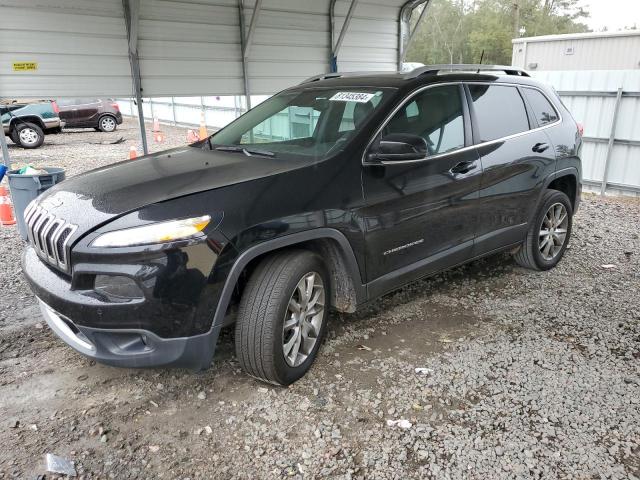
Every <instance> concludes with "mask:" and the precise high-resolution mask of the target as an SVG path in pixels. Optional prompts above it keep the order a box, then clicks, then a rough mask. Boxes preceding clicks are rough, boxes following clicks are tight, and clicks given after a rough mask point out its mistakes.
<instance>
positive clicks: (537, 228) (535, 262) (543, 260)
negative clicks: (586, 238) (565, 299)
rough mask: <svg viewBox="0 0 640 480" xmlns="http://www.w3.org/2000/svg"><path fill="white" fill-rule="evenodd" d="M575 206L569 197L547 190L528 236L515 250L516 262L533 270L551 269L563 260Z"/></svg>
mask: <svg viewBox="0 0 640 480" xmlns="http://www.w3.org/2000/svg"><path fill="white" fill-rule="evenodd" d="M572 224H573V208H572V206H571V201H570V200H569V197H567V195H566V194H564V193H563V192H560V191H558V190H547V191H546V192H545V193H544V195H543V197H542V200H541V201H540V206H539V207H538V210H537V212H536V215H535V217H534V219H533V222H531V225H530V226H529V230H528V232H527V238H526V239H525V241H524V243H523V244H522V246H521V247H520V249H519V250H518V251H517V252H516V253H515V255H514V258H515V260H516V262H517V263H518V264H519V265H521V266H523V267H526V268H531V269H533V270H549V269H551V268H553V267H555V266H556V265H557V264H558V262H560V260H561V259H562V257H563V255H564V252H565V251H566V249H567V245H568V243H569V239H570V237H571V227H572Z"/></svg>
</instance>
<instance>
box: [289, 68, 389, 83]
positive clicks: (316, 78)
mask: <svg viewBox="0 0 640 480" xmlns="http://www.w3.org/2000/svg"><path fill="white" fill-rule="evenodd" d="M394 73H398V72H394V71H386V72H374V71H366V72H333V73H321V74H319V75H314V76H313V77H309V78H307V79H306V80H303V81H302V82H300V83H299V85H303V84H305V83H311V82H318V81H320V80H329V79H331V78H344V77H361V76H366V75H389V74H394Z"/></svg>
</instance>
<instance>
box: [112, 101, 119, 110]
mask: <svg viewBox="0 0 640 480" xmlns="http://www.w3.org/2000/svg"><path fill="white" fill-rule="evenodd" d="M111 106H112V107H113V108H114V109H115V110H116V112H119V111H120V105H118V104H117V102H112V103H111Z"/></svg>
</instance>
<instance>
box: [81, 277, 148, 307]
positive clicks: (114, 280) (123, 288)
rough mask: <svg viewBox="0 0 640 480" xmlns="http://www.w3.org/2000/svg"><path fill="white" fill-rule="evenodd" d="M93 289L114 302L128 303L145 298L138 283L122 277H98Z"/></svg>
mask: <svg viewBox="0 0 640 480" xmlns="http://www.w3.org/2000/svg"><path fill="white" fill-rule="evenodd" d="M93 289H94V290H95V292H96V293H99V294H101V295H104V296H106V297H107V298H109V299H110V300H112V301H127V300H136V299H140V298H144V295H143V293H142V290H140V287H138V285H137V284H136V282H135V281H134V280H133V279H132V278H129V277H125V276H122V275H96V279H95V282H94V284H93Z"/></svg>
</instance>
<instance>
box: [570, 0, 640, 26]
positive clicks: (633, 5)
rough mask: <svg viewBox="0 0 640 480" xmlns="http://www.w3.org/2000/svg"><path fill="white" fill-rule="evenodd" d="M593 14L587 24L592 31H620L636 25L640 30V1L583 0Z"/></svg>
mask: <svg viewBox="0 0 640 480" xmlns="http://www.w3.org/2000/svg"><path fill="white" fill-rule="evenodd" d="M582 4H583V5H584V6H585V7H586V8H587V9H588V10H589V12H590V13H591V18H589V19H588V20H587V21H586V23H587V25H589V27H590V28H591V29H592V30H596V31H597V30H602V29H603V27H607V29H608V30H610V31H615V30H620V29H622V28H623V27H626V26H632V25H633V24H634V23H635V24H636V25H637V26H638V28H640V0H582Z"/></svg>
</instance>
